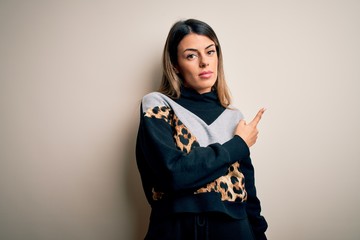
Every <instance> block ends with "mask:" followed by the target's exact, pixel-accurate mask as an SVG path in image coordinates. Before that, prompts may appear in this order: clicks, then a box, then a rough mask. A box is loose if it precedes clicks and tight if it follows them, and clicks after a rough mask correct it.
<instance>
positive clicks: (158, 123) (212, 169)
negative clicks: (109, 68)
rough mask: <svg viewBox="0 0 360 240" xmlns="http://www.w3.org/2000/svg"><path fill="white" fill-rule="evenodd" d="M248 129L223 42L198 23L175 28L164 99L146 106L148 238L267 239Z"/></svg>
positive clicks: (143, 161) (142, 154) (140, 154)
mask: <svg viewBox="0 0 360 240" xmlns="http://www.w3.org/2000/svg"><path fill="white" fill-rule="evenodd" d="M264 111H265V110H264V109H261V110H260V111H259V112H258V114H257V115H256V117H255V118H254V120H253V121H252V122H250V123H248V124H247V123H246V122H245V121H244V120H243V116H242V114H241V113H240V112H239V111H238V110H236V109H235V108H233V107H230V96H229V92H228V89H227V85H226V82H225V78H224V72H223V60H222V53H221V47H220V44H219V41H218V39H217V37H216V34H215V32H214V31H213V30H212V28H211V27H210V26H209V25H207V24H206V23H204V22H201V21H199V20H195V19H189V20H186V21H179V22H177V23H175V24H174V25H173V26H172V28H171V30H170V32H169V35H168V38H167V40H166V44H165V47H164V52H163V78H162V82H161V87H160V90H159V92H153V93H150V94H147V95H146V96H144V98H143V99H142V104H141V119H140V126H139V132H138V137H137V146H136V158H137V164H138V168H139V171H140V175H141V179H142V184H143V188H144V191H145V195H146V197H147V200H148V202H149V203H150V205H151V208H152V211H151V216H150V224H149V229H148V232H147V235H146V237H145V239H147V240H150V239H156V240H162V239H171V240H173V239H184V240H191V239H199V240H200V239H206V240H227V239H228V240H233V239H246V240H248V239H250V240H251V239H266V236H265V233H264V232H265V230H266V228H267V223H266V221H265V219H264V218H263V217H262V216H261V215H260V210H261V209H260V201H259V200H258V198H257V196H256V189H255V185H254V168H253V166H252V163H251V160H250V152H249V148H250V147H251V146H252V145H253V144H254V143H255V142H256V139H257V133H258V131H257V129H256V126H257V124H258V122H259V121H260V118H261V116H262V114H263V113H264Z"/></svg>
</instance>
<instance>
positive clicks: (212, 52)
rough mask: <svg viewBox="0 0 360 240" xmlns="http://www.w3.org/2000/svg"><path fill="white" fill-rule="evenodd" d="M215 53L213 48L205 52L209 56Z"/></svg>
mask: <svg viewBox="0 0 360 240" xmlns="http://www.w3.org/2000/svg"><path fill="white" fill-rule="evenodd" d="M215 53H216V51H215V50H210V51H208V52H207V54H208V55H210V56H211V55H214V54H215Z"/></svg>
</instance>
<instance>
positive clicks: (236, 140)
mask: <svg viewBox="0 0 360 240" xmlns="http://www.w3.org/2000/svg"><path fill="white" fill-rule="evenodd" d="M223 147H224V148H225V149H226V150H227V152H228V153H229V156H230V162H231V163H234V162H236V161H240V160H243V159H245V158H248V157H249V156H250V149H249V147H248V146H247V144H246V143H245V141H244V140H243V139H242V138H241V137H240V136H238V135H235V136H234V137H233V138H232V139H230V140H229V141H227V142H226V143H224V144H223Z"/></svg>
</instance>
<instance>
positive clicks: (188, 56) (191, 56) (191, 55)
mask: <svg viewBox="0 0 360 240" xmlns="http://www.w3.org/2000/svg"><path fill="white" fill-rule="evenodd" d="M196 57H197V56H196V54H188V55H186V59H188V60H193V59H195V58H196Z"/></svg>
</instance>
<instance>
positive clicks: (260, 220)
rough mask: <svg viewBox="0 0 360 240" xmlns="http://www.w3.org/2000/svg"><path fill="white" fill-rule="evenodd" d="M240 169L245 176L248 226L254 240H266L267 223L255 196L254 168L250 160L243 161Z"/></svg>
mask: <svg viewBox="0 0 360 240" xmlns="http://www.w3.org/2000/svg"><path fill="white" fill-rule="evenodd" d="M240 168H241V170H242V172H243V174H244V176H245V188H246V192H247V194H248V197H247V202H246V212H247V214H248V218H249V222H250V225H251V227H252V229H253V232H254V235H255V238H256V240H266V239H267V238H266V235H265V231H266V229H267V227H268V225H267V222H266V220H265V218H264V217H263V216H261V206H260V200H259V199H258V197H257V195H256V188H255V177H254V167H253V165H252V163H251V159H250V158H248V159H247V160H244V161H243V162H242V164H241V165H240Z"/></svg>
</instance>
